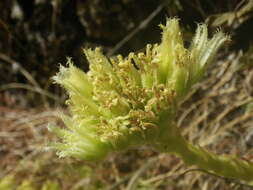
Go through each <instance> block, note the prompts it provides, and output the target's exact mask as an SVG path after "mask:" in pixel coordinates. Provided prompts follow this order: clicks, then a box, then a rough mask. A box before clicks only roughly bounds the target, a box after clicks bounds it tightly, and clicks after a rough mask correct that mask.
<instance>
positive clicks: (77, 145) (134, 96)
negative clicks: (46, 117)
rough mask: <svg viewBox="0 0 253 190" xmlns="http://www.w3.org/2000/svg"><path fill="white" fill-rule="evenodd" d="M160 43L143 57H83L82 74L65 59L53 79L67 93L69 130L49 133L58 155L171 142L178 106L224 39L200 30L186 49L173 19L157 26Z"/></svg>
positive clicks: (88, 156)
mask: <svg viewBox="0 0 253 190" xmlns="http://www.w3.org/2000/svg"><path fill="white" fill-rule="evenodd" d="M161 28H162V30H163V32H162V41H161V44H154V45H147V47H146V50H145V52H143V53H138V54H135V53H130V54H129V55H128V57H126V58H123V57H122V56H118V57H116V58H107V57H105V56H104V55H103V54H102V53H101V51H100V49H98V48H97V49H95V50H91V49H86V50H84V53H85V55H86V57H87V59H88V61H89V63H90V70H89V72H88V73H84V72H82V71H81V70H79V69H78V68H76V67H75V66H74V65H73V63H72V62H71V60H70V59H69V60H68V68H65V67H63V66H61V67H60V72H59V73H58V74H57V75H56V76H55V77H54V80H55V82H56V83H58V84H60V85H61V86H63V87H64V88H65V89H66V90H67V92H68V94H69V100H68V101H67V104H68V105H69V108H70V110H71V114H72V117H71V118H69V117H67V116H63V121H64V123H65V124H66V126H67V127H68V129H66V130H65V129H59V128H52V130H53V131H55V133H56V134H58V136H59V137H61V138H62V141H63V142H62V143H57V144H54V145H53V146H54V147H55V148H56V149H57V150H59V154H60V155H61V156H74V157H78V158H82V159H85V160H93V159H99V158H103V157H104V156H105V155H106V154H107V153H108V152H110V151H115V150H122V149H125V148H128V147H130V146H136V145H141V144H156V142H157V141H159V139H160V138H161V136H162V135H164V134H166V138H168V139H170V138H174V137H173V135H174V134H175V133H174V130H175V127H174V125H172V122H173V119H174V117H175V114H176V110H177V103H178V101H180V100H181V99H182V98H183V97H184V96H185V95H186V94H187V92H188V91H189V90H190V88H191V86H192V85H193V84H195V83H196V82H197V81H198V80H199V79H200V78H201V76H202V75H203V73H204V71H205V69H206V67H207V65H209V63H210V62H211V61H212V59H213V58H214V56H215V54H216V51H217V50H218V48H219V47H220V46H221V45H222V44H223V43H224V42H225V41H226V40H227V39H228V37H227V36H225V35H224V34H223V33H222V32H217V33H216V34H215V35H214V37H213V38H211V39H208V37H207V27H206V26H205V25H199V26H198V28H197V31H196V34H195V37H194V39H193V41H192V44H191V46H190V48H189V49H186V48H185V47H184V43H183V39H182V34H181V31H180V28H179V23H178V19H168V20H167V22H166V25H161Z"/></svg>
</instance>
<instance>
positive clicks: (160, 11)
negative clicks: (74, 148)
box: [0, 0, 253, 190]
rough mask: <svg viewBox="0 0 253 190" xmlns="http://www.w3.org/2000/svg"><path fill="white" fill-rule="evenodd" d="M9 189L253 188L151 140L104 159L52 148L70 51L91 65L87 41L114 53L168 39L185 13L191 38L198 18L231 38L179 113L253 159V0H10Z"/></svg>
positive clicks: (197, 138)
mask: <svg viewBox="0 0 253 190" xmlns="http://www.w3.org/2000/svg"><path fill="white" fill-rule="evenodd" d="M0 10H1V12H0V171H1V172H0V190H16V189H17V190H40V189H42V190H61V189H62V190H86V189H87V190H104V189H105V190H112V189H119V190H135V189H136V190H172V189H173V190H185V189H188V190H193V189H194V190H195V189H196V190H198V189H199V190H207V189H208V190H211V189H213V190H226V189H232V188H233V189H240V190H241V189H249V188H248V187H245V186H241V185H238V184H236V183H234V182H233V181H230V180H223V179H220V178H217V177H214V176H208V175H206V174H203V173H201V172H199V171H192V172H188V173H187V174H185V175H182V174H183V173H184V172H185V171H187V169H189V168H187V167H185V165H184V164H183V163H182V162H181V161H180V159H178V158H177V157H175V156H171V155H163V154H158V153H157V152H155V151H153V150H151V149H150V147H142V148H140V149H134V150H129V151H126V152H122V153H118V154H114V155H110V156H108V158H107V159H105V160H104V161H102V162H100V163H86V162H83V161H79V160H75V159H69V158H67V159H65V158H64V159H62V158H61V159H60V158H58V157H57V156H56V155H55V153H54V152H46V151H45V146H46V144H47V143H48V142H52V141H56V140H57V139H56V138H55V137H54V136H53V135H52V134H49V133H48V131H47V125H48V123H55V124H58V125H62V123H61V121H59V119H58V118H57V113H58V112H59V111H63V112H67V110H66V107H65V106H64V101H65V100H66V98H67V97H66V94H65V92H64V91H63V90H62V89H60V88H59V87H58V86H56V85H54V84H53V83H52V80H51V78H52V76H53V75H55V73H56V72H57V71H58V68H59V64H60V63H61V64H63V65H64V64H65V62H66V57H67V56H69V57H72V58H73V61H74V62H75V64H76V65H77V66H78V67H80V68H82V69H83V70H85V71H88V63H87V61H86V59H85V57H84V55H83V53H82V49H83V48H94V47H101V48H102V51H103V52H104V54H105V55H107V56H115V55H117V54H123V55H128V53H130V52H132V51H142V50H143V48H144V47H145V45H146V44H147V43H159V42H160V35H161V30H160V28H159V27H158V25H159V24H161V23H163V24H164V23H165V21H166V17H177V18H179V19H180V24H181V27H182V30H183V36H184V39H185V45H186V46H187V45H188V44H189V43H190V42H191V39H192V36H193V35H194V31H195V29H196V26H197V24H198V23H207V24H208V26H209V31H210V36H211V35H212V34H213V33H214V32H215V31H217V29H221V30H222V31H224V32H225V33H227V34H229V35H230V36H231V42H230V43H229V44H226V46H225V47H224V48H223V49H222V50H220V51H219V53H218V55H217V59H216V60H215V63H214V64H213V65H211V66H210V69H209V71H208V73H207V74H206V76H205V78H204V80H203V81H202V82H201V83H199V84H197V85H196V86H195V87H194V89H193V91H192V93H190V94H189V95H188V96H187V98H186V99H185V100H184V101H183V102H181V109H180V114H179V115H178V119H177V123H178V125H179V126H180V127H181V128H182V130H183V133H184V135H185V137H186V138H188V139H189V140H190V141H191V142H193V143H194V144H197V145H200V146H203V147H205V148H207V149H209V150H212V151H213V152H216V153H218V154H233V155H237V156H239V157H242V158H243V159H246V160H249V161H250V160H252V161H253V152H252V151H253V109H252V108H253V0H191V1H189V0H138V1H136V0H1V1H0Z"/></svg>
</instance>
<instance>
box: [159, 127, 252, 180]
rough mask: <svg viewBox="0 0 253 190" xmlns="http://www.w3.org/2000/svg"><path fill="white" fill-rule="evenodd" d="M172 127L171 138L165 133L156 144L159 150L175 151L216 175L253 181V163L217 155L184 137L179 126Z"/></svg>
mask: <svg viewBox="0 0 253 190" xmlns="http://www.w3.org/2000/svg"><path fill="white" fill-rule="evenodd" d="M171 127H172V126H171ZM171 127H170V131H173V135H170V137H169V138H168V136H167V138H166V137H165V136H166V135H164V137H163V138H161V139H162V141H160V142H161V143H159V144H156V147H157V148H158V149H159V150H161V151H163V152H170V153H175V154H176V155H178V156H179V157H181V158H182V159H183V160H184V162H185V163H186V164H187V165H190V166H191V165H194V166H197V167H199V168H201V169H203V170H206V171H208V172H211V173H214V174H216V175H219V176H223V177H226V178H233V179H237V180H245V181H247V182H253V163H251V162H248V161H245V160H242V159H239V158H236V157H232V156H223V155H216V154H214V153H212V152H208V151H207V150H204V149H203V148H201V147H197V146H194V145H192V144H190V143H189V142H187V141H186V140H185V139H184V138H183V137H182V135H181V133H180V131H179V129H178V128H177V127H175V126H173V127H172V128H173V130H171Z"/></svg>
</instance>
